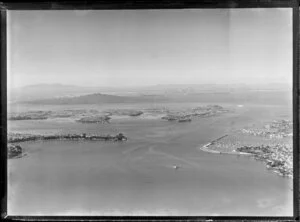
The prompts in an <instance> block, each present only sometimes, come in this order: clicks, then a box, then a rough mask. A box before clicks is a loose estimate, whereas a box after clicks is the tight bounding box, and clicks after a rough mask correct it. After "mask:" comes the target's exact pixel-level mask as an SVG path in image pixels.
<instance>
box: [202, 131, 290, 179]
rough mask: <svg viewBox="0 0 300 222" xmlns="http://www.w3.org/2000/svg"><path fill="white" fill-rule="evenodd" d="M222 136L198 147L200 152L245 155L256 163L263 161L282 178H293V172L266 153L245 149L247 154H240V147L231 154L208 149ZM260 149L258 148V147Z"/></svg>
mask: <svg viewBox="0 0 300 222" xmlns="http://www.w3.org/2000/svg"><path fill="white" fill-rule="evenodd" d="M226 136H227V135H225V136H222V137H220V138H218V139H216V140H213V141H212V142H210V143H207V144H205V145H203V146H201V147H200V150H202V151H204V152H208V153H214V154H231V155H232V154H233V155H245V156H252V157H254V159H255V160H258V161H263V162H264V163H265V165H266V168H267V169H268V170H271V171H272V172H274V173H276V174H277V175H279V176H282V177H288V178H293V171H290V169H288V167H286V166H285V165H284V162H283V161H278V160H276V159H273V158H272V157H271V156H270V155H269V153H268V152H258V153H256V152H253V151H252V150H251V148H252V147H249V148H250V149H249V148H246V151H249V152H241V151H237V150H238V149H242V150H243V149H244V147H240V148H237V150H233V151H232V152H222V151H217V150H212V149H209V147H210V146H212V145H214V143H215V142H217V141H219V140H221V139H222V138H224V137H226ZM259 148H260V147H259ZM262 149H263V145H262Z"/></svg>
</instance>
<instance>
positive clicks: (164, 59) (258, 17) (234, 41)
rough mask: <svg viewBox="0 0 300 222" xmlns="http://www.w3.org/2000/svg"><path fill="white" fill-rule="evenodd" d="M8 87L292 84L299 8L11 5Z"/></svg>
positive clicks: (9, 16)
mask: <svg viewBox="0 0 300 222" xmlns="http://www.w3.org/2000/svg"><path fill="white" fill-rule="evenodd" d="M7 27H8V38H7V39H8V46H7V49H8V56H7V58H8V88H15V87H22V86H26V85H34V84H41V83H49V84H52V83H55V84H56V83H60V84H67V85H78V86H102V87H122V86H126V87H130V86H143V85H159V84H212V83H219V84H220V83H225V84H241V83H246V84H256V83H259V84H261V83H273V82H274V83H287V84H291V83H292V9H278V8H270V9H180V10H100V11H93V10H91V11H76V10H72V11H71V10H70V11H52V10H51V11H50V10H49V11H9V12H8V25H7Z"/></svg>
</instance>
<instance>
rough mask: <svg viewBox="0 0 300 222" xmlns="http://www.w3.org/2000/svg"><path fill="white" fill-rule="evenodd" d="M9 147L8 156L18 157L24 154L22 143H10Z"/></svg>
mask: <svg viewBox="0 0 300 222" xmlns="http://www.w3.org/2000/svg"><path fill="white" fill-rule="evenodd" d="M7 148H8V151H7V152H8V158H9V159H11V158H17V157H21V156H22V154H23V149H22V147H21V146H20V145H15V144H8V145H7Z"/></svg>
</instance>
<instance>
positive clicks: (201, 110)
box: [162, 105, 229, 122]
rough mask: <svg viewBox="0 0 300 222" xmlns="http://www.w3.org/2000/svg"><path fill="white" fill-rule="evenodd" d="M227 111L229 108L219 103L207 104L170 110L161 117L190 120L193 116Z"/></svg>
mask: <svg viewBox="0 0 300 222" xmlns="http://www.w3.org/2000/svg"><path fill="white" fill-rule="evenodd" d="M226 112H229V110H227V109H225V108H223V107H222V106H219V105H208V106H201V107H196V108H193V109H190V110H185V111H182V112H170V111H169V113H168V114H167V115H166V116H163V117H162V119H165V120H168V121H178V122H190V121H192V119H191V118H193V117H211V116H216V115H218V114H221V113H226Z"/></svg>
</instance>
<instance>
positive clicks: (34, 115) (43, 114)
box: [8, 111, 52, 120]
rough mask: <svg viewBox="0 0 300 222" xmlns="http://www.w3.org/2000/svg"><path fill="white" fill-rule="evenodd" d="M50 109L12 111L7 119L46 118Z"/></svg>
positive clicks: (49, 113)
mask: <svg viewBox="0 0 300 222" xmlns="http://www.w3.org/2000/svg"><path fill="white" fill-rule="evenodd" d="M51 114H52V111H29V112H24V113H12V114H10V115H8V120H42V119H47V118H48V117H49V115H51Z"/></svg>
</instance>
